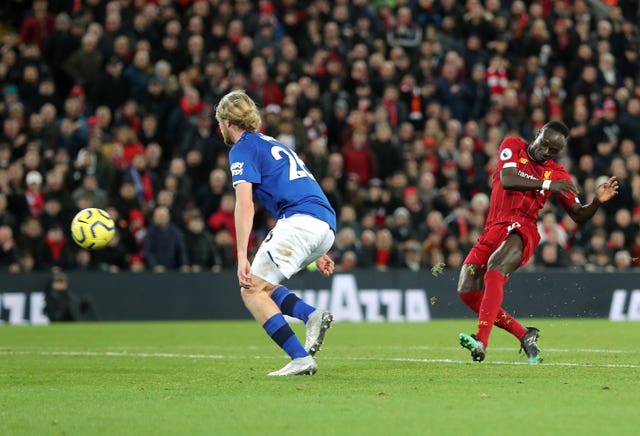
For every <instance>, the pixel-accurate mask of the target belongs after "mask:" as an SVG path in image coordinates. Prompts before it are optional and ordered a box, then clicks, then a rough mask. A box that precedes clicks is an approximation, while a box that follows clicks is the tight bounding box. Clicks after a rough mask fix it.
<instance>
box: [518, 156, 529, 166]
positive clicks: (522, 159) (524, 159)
mask: <svg viewBox="0 0 640 436" xmlns="http://www.w3.org/2000/svg"><path fill="white" fill-rule="evenodd" d="M527 162H529V159H527V158H526V157H521V158H520V163H521V164H522V165H526V164H527Z"/></svg>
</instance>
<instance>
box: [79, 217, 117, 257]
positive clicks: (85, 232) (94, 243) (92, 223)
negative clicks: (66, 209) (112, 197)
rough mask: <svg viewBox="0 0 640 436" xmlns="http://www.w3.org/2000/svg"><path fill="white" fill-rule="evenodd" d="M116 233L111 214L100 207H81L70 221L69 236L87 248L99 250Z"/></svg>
mask: <svg viewBox="0 0 640 436" xmlns="http://www.w3.org/2000/svg"><path fill="white" fill-rule="evenodd" d="M115 233H116V226H115V224H114V222H113V219H112V218H111V216H110V215H109V214H108V213H107V212H105V211H104V210H102V209H98V208H95V207H90V208H87V209H83V210H81V211H80V212H78V213H77V214H76V216H75V217H73V221H71V236H72V237H73V240H74V242H75V243H76V244H78V245H79V246H81V247H82V248H86V249H87V250H99V249H101V248H104V247H106V246H107V244H108V243H109V241H111V239H112V238H113V235H115Z"/></svg>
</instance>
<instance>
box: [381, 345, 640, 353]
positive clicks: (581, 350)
mask: <svg viewBox="0 0 640 436" xmlns="http://www.w3.org/2000/svg"><path fill="white" fill-rule="evenodd" d="M385 348H387V349H388V348H397V349H400V348H403V347H385ZM454 348H455V349H460V347H431V346H429V345H420V346H417V347H404V349H405V350H452V349H454ZM516 348H517V346H514V347H511V348H508V347H491V350H492V351H513V350H514V349H516ZM544 352H550V353H575V352H578V353H602V354H628V353H635V352H636V351H631V350H598V349H591V348H578V349H574V350H570V349H568V348H547V347H545V348H544Z"/></svg>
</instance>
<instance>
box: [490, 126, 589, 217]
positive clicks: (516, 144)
mask: <svg viewBox="0 0 640 436" xmlns="http://www.w3.org/2000/svg"><path fill="white" fill-rule="evenodd" d="M527 147H529V144H528V143H526V142H525V141H523V140H522V139H520V138H516V137H515V136H509V137H507V138H505V139H504V141H502V144H501V145H500V150H498V166H497V168H496V171H495V172H494V174H493V183H492V190H491V206H490V207H489V214H488V215H487V223H486V226H487V227H489V226H491V225H492V224H497V223H505V222H514V221H523V222H528V223H533V224H535V223H536V222H537V221H538V216H539V214H540V210H541V209H542V207H543V206H544V204H545V203H546V201H547V200H548V199H549V198H550V196H551V194H552V193H551V191H543V190H542V189H539V190H536V191H513V190H507V189H504V188H503V187H502V183H501V182H500V171H501V170H502V168H516V169H517V170H518V175H519V176H521V177H526V178H528V179H538V180H569V181H571V177H570V176H569V174H568V173H567V171H566V170H565V169H564V168H562V166H560V165H559V164H558V163H556V162H554V161H551V160H549V161H547V162H545V163H543V164H541V163H538V162H536V161H534V160H533V159H531V157H530V156H529V153H527ZM567 194H568V193H567ZM568 195H569V198H566V197H564V196H563V195H558V196H557V198H558V200H559V201H560V204H561V205H562V207H564V208H565V209H566V208H567V207H569V206H570V205H571V204H573V203H580V200H579V199H578V198H577V197H574V196H573V195H571V194H568Z"/></svg>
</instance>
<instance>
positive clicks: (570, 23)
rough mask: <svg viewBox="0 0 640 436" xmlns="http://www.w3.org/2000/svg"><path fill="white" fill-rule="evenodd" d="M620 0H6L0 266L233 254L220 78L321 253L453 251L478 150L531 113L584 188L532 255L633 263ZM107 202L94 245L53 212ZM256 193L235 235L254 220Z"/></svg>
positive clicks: (632, 148)
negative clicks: (333, 222) (99, 241)
mask: <svg viewBox="0 0 640 436" xmlns="http://www.w3.org/2000/svg"><path fill="white" fill-rule="evenodd" d="M638 12H639V11H638V5H637V1H625V0H617V1H616V0H607V1H597V0H592V1H588V0H539V1H534V0H528V1H523V0H483V1H480V0H388V1H384V0H378V1H375V0H374V1H367V0H334V1H329V0H310V1H296V0H259V1H250V0H111V1H106V0H58V1H56V0H48V1H47V0H33V1H32V2H31V1H15V0H8V1H6V2H4V6H2V9H1V10H0V14H2V15H1V20H0V22H1V24H0V34H1V42H0V92H1V93H2V95H1V96H0V97H1V100H0V122H1V123H2V131H1V132H0V268H1V269H2V270H5V271H7V270H8V271H10V272H28V271H32V270H46V269H50V268H57V269H62V270H73V269H99V270H108V271H119V270H133V271H142V270H152V271H164V270H168V269H176V270H178V269H179V270H182V271H200V270H215V271H219V270H222V269H233V268H234V257H235V256H234V253H235V251H234V242H235V229H234V222H233V208H234V194H233V189H232V187H231V186H230V174H229V170H228V159H227V154H228V148H227V147H226V146H225V145H224V144H223V142H222V140H221V138H220V136H219V134H218V130H217V126H216V121H215V119H214V117H213V116H212V113H211V110H212V108H213V107H214V106H215V103H216V102H217V101H218V99H219V98H220V97H221V96H222V95H224V94H225V93H227V92H228V91H230V90H232V89H246V90H247V91H248V92H249V93H250V95H251V96H252V97H253V98H254V99H255V100H256V101H257V103H258V105H259V107H260V108H261V111H262V115H263V120H264V127H263V129H264V133H266V134H268V135H271V136H273V137H275V138H277V139H278V140H279V141H281V142H283V143H284V144H286V145H287V146H289V147H291V148H292V149H294V150H295V151H296V152H297V153H298V154H299V155H300V156H301V157H302V158H303V159H304V161H305V162H306V163H307V165H308V167H309V168H310V170H311V171H312V173H313V174H314V175H315V177H316V179H317V180H318V181H319V182H320V183H321V186H322V187H323V189H324V191H325V192H326V194H327V196H328V198H329V200H330V201H331V203H332V205H333V206H334V207H335V209H336V211H337V213H338V232H337V235H336V242H335V246H334V248H333V249H332V251H331V254H332V256H333V257H334V258H335V260H336V264H337V267H338V270H341V271H349V270H353V269H355V268H377V269H379V270H386V269H392V268H405V269H409V270H413V271H417V270H422V269H424V270H427V269H429V268H431V267H433V266H435V265H438V264H441V262H444V263H446V265H447V266H449V267H452V268H455V267H458V266H460V265H461V263H462V261H463V260H464V257H465V255H466V253H467V251H468V249H469V248H470V247H471V245H472V243H473V242H474V241H475V240H476V238H477V237H478V235H479V233H480V232H481V230H482V228H483V225H484V220H485V215H486V212H487V208H488V206H489V195H490V181H491V178H492V175H493V172H494V169H495V167H496V151H497V149H498V146H499V144H500V142H501V140H502V139H503V138H504V137H505V136H506V135H519V136H522V137H524V138H526V139H528V140H530V139H532V137H533V136H534V135H535V133H536V131H537V129H538V128H539V127H540V126H541V125H543V124H544V123H545V122H547V121H549V120H561V121H564V122H565V123H566V124H567V125H568V126H569V128H570V129H571V138H570V144H569V147H568V150H567V152H566V153H565V154H564V155H563V156H562V157H561V163H562V164H563V165H564V166H565V167H566V168H567V169H568V170H569V172H570V173H571V174H572V175H573V176H574V178H575V181H576V184H577V185H578V186H579V189H580V192H581V193H582V200H583V201H584V202H588V201H590V200H591V198H592V195H593V193H594V189H595V186H596V185H597V184H599V183H600V182H601V181H602V180H603V179H606V177H607V176H609V175H615V176H617V178H618V180H619V183H620V194H619V195H618V196H617V197H616V198H615V199H614V200H613V201H611V202H609V203H607V204H606V205H604V206H603V207H602V208H601V209H600V211H599V212H598V213H597V214H596V216H595V217H594V218H593V219H592V220H591V222H589V223H588V224H587V225H585V226H583V227H582V228H577V227H576V225H575V224H574V223H573V222H572V221H571V220H570V219H569V218H568V216H567V215H566V214H564V213H563V210H562V209H561V208H560V207H559V206H558V204H557V203H550V204H549V205H548V207H547V208H546V209H545V210H544V213H543V215H542V217H541V219H540V222H539V228H540V234H541V235H542V242H541V244H540V246H539V248H538V250H537V252H536V255H535V257H534V259H532V261H531V263H530V266H531V267H564V268H569V267H571V268H584V269H587V270H626V269H630V268H633V267H638V266H640V260H639V258H640V231H639V228H640V60H639V55H640V35H639V31H638V30H639V29H638V26H637V23H638V22H639V19H638V18H639V17H638ZM86 207H99V208H103V209H105V210H107V211H108V212H109V213H110V214H111V215H112V216H113V217H114V219H115V222H116V223H117V229H118V231H117V236H116V237H115V238H114V239H113V240H112V242H111V243H110V244H109V246H108V247H107V248H106V249H104V250H101V251H95V252H87V251H84V250H81V249H79V247H77V246H76V245H75V244H73V243H72V242H71V239H70V236H69V222H70V220H71V217H73V215H74V214H75V213H76V212H77V211H78V210H81V209H83V208H86ZM273 222H274V221H273V218H272V217H270V216H269V215H268V214H267V213H266V212H264V211H260V210H259V211H258V213H257V216H256V223H255V226H254V234H253V240H252V246H253V247H256V246H257V245H258V244H259V243H260V241H261V240H262V238H264V237H265V236H266V234H267V232H268V230H269V228H270V226H271V225H272V224H273Z"/></svg>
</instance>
